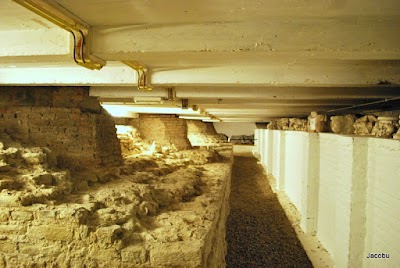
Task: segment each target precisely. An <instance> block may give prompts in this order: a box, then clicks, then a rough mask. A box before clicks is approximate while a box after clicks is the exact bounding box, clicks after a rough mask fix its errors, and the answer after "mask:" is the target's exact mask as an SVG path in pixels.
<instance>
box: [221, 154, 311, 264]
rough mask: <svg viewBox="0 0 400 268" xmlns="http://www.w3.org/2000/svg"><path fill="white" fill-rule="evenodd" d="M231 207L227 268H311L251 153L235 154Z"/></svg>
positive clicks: (228, 223)
mask: <svg viewBox="0 0 400 268" xmlns="http://www.w3.org/2000/svg"><path fill="white" fill-rule="evenodd" d="M230 206H231V208H230V215H229V217H228V222H227V233H226V235H227V238H226V239H227V243H228V254H227V256H226V263H227V267H228V268H236V267H238V268H239V267H240V268H253V267H262V268H268V267H271V268H279V267H282V268H291V267H300V268H303V267H304V268H307V267H312V264H311V262H310V261H309V259H308V257H307V255H306V253H305V252H304V250H303V248H302V246H301V244H300V241H299V240H298V239H297V237H296V233H295V231H294V230H293V228H292V226H291V224H290V222H289V220H288V219H287V217H286V215H285V212H284V211H283V209H282V207H281V205H280V203H279V201H278V199H277V197H276V195H275V194H274V193H273V192H272V190H271V186H270V185H269V183H268V180H267V178H266V176H265V175H264V174H263V169H262V167H261V166H260V165H258V164H257V160H256V159H255V158H254V157H253V156H252V155H251V154H250V153H247V154H243V153H241V154H235V158H234V163H233V170H232V188H231V197H230Z"/></svg>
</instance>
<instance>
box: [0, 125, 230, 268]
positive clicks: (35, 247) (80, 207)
mask: <svg viewBox="0 0 400 268" xmlns="http://www.w3.org/2000/svg"><path fill="white" fill-rule="evenodd" d="M129 133H130V134H123V135H121V134H118V136H119V137H120V139H121V147H122V148H123V149H122V151H123V152H124V154H125V161H124V164H123V165H122V166H120V167H104V168H96V169H91V168H90V167H87V169H85V170H73V171H69V170H68V169H59V168H58V167H57V159H56V158H54V157H53V155H52V151H51V150H49V149H47V148H43V147H24V146H22V145H21V144H19V143H18V142H15V141H13V140H12V139H11V138H10V137H8V136H7V135H5V134H2V135H1V138H0V141H1V142H0V191H1V192H0V207H1V210H0V248H1V251H0V267H32V266H38V267H42V266H43V267H44V266H58V267H82V265H83V264H84V265H85V266H86V267H223V266H224V265H225V264H224V262H225V260H224V256H225V254H226V245H225V224H224V222H225V220H226V216H227V213H228V207H227V198H228V195H229V185H230V184H229V179H230V169H231V163H232V151H231V148H230V147H226V148H224V147H221V146H219V147H216V148H215V149H212V148H211V149H209V150H206V149H205V148H200V149H198V150H183V151H177V150H176V148H175V149H174V148H168V149H166V148H163V147H161V149H157V150H154V151H153V152H152V153H149V152H148V150H149V147H150V146H151V145H149V144H146V143H144V142H143V141H141V140H140V139H136V140H135V137H136V138H138V137H137V136H136V135H135V133H133V132H129ZM124 135H125V136H124ZM156 145H157V144H156ZM156 147H158V148H160V146H156ZM171 147H172V146H171ZM177 256H178V257H177Z"/></svg>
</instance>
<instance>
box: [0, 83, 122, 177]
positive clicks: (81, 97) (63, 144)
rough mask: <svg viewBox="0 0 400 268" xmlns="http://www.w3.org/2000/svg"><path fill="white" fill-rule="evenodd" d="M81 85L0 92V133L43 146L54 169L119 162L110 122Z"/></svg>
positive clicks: (23, 141) (117, 146)
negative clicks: (50, 154) (55, 165)
mask: <svg viewBox="0 0 400 268" xmlns="http://www.w3.org/2000/svg"><path fill="white" fill-rule="evenodd" d="M88 90H89V89H88V88H85V87H22V88H7V87H2V88H0V100H1V102H0V131H4V132H6V133H7V134H8V135H10V136H11V137H12V138H15V139H17V140H18V141H20V142H21V143H23V144H26V145H30V146H39V147H48V148H50V149H51V150H52V152H53V153H54V154H56V155H57V162H58V165H59V166H60V167H68V168H70V169H71V168H72V169H75V168H78V169H79V168H85V167H86V166H88V165H90V166H93V165H103V166H117V165H120V164H122V158H121V152H120V150H119V143H118V140H117V138H116V133H115V127H114V121H113V118H112V117H111V116H110V115H109V114H108V113H107V112H105V111H104V110H103V109H102V108H101V106H100V105H99V102H98V101H97V100H96V99H94V98H92V97H89V93H88Z"/></svg>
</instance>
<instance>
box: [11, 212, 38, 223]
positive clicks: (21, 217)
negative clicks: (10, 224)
mask: <svg viewBox="0 0 400 268" xmlns="http://www.w3.org/2000/svg"><path fill="white" fill-rule="evenodd" d="M11 218H12V219H13V220H15V221H30V220H32V219H33V213H32V212H30V211H21V210H17V211H13V212H11Z"/></svg>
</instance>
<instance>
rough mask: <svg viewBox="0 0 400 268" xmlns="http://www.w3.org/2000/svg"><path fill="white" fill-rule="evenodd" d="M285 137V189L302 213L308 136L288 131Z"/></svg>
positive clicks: (306, 170) (306, 169) (306, 174)
mask: <svg viewBox="0 0 400 268" xmlns="http://www.w3.org/2000/svg"><path fill="white" fill-rule="evenodd" d="M285 136H286V137H285V143H286V145H285V151H284V161H285V163H284V165H285V179H284V189H285V192H286V195H287V196H288V197H289V199H290V201H291V202H292V203H293V205H294V206H295V207H296V208H297V210H299V211H301V209H302V185H303V184H304V183H305V181H306V178H307V176H308V147H309V145H308V134H307V133H305V132H298V131H287V132H286V133H285Z"/></svg>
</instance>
